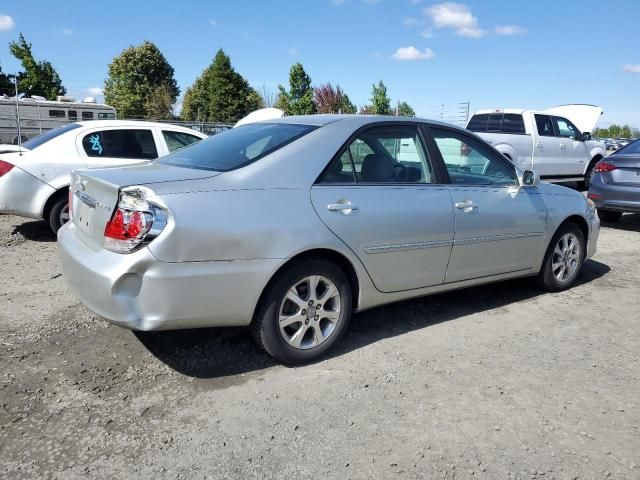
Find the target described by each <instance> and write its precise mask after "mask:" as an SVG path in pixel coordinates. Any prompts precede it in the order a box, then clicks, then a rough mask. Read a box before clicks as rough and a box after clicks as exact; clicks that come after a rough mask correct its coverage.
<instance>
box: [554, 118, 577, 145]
mask: <svg viewBox="0 0 640 480" xmlns="http://www.w3.org/2000/svg"><path fill="white" fill-rule="evenodd" d="M558 120H562V121H564V122H566V123H567V125H571V126H572V127H573V128H575V130H576V132H578V133H577V134H576V136H575V137H573V139H574V140H579V138H580V136H581V135H582V132H581V131H580V129H579V128H578V127H576V126H575V124H574V123H573V122H572V121H571V120H569V119H568V118H567V117H560V116H558V115H551V123H552V125H553V129H554V131H555V133H556V137H558V138H569V139H570V138H572V137H571V136H568V137H565V136H564V135H560V127H559V126H558Z"/></svg>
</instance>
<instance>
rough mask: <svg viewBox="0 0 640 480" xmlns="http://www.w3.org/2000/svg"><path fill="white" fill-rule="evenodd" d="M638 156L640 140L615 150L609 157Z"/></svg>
mask: <svg viewBox="0 0 640 480" xmlns="http://www.w3.org/2000/svg"><path fill="white" fill-rule="evenodd" d="M633 154H640V140H634V141H633V142H631V143H630V144H628V145H625V146H624V147H622V148H621V149H619V150H617V151H616V152H615V153H612V154H611V155H633Z"/></svg>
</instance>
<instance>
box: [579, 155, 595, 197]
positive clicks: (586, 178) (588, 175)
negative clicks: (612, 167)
mask: <svg viewBox="0 0 640 480" xmlns="http://www.w3.org/2000/svg"><path fill="white" fill-rule="evenodd" d="M600 160H601V159H600V158H598V159H597V160H591V163H590V164H589V166H588V167H587V171H586V172H585V174H584V180H583V181H582V182H579V183H578V188H579V189H580V190H589V185H591V177H593V169H594V168H595V166H596V163H598V162H599V161H600Z"/></svg>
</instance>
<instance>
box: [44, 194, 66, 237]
mask: <svg viewBox="0 0 640 480" xmlns="http://www.w3.org/2000/svg"><path fill="white" fill-rule="evenodd" d="M70 218H71V217H70V215H69V201H68V199H67V196H66V195H65V196H62V197H60V198H59V199H58V200H56V202H55V203H54V204H53V206H52V207H51V210H50V211H49V218H48V220H49V226H50V227H51V230H53V233H58V230H60V227H61V226H62V225H64V224H65V223H67V222H68V221H69V219H70Z"/></svg>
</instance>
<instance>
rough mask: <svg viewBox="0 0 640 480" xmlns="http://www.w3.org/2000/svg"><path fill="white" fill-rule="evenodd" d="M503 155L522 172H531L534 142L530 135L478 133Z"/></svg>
mask: <svg viewBox="0 0 640 480" xmlns="http://www.w3.org/2000/svg"><path fill="white" fill-rule="evenodd" d="M477 135H479V136H480V137H481V138H483V139H484V140H485V141H487V142H488V143H489V144H491V146H493V147H494V148H495V149H496V150H498V151H499V152H500V153H501V154H503V155H506V156H508V157H509V158H510V159H511V161H512V162H513V163H514V164H515V165H517V166H518V167H519V168H520V169H521V170H531V169H532V167H533V160H532V157H531V153H532V149H533V140H532V137H531V135H529V134H524V135H522V134H519V135H516V134H514V135H510V134H507V133H478V134H477Z"/></svg>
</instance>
